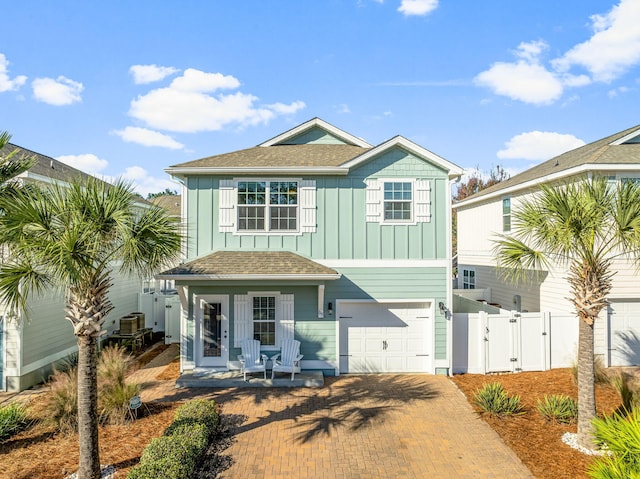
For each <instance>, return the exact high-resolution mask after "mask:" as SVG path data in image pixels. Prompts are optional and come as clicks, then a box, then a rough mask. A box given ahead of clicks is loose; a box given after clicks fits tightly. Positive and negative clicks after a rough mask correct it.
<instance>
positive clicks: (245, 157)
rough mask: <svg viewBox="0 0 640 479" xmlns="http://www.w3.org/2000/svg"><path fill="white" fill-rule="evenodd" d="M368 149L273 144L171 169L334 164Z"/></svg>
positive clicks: (336, 164)
mask: <svg viewBox="0 0 640 479" xmlns="http://www.w3.org/2000/svg"><path fill="white" fill-rule="evenodd" d="M366 151H369V148H362V147H360V146H353V145H322V144H311V145H274V146H268V147H264V146H256V147H253V148H247V149H244V150H239V151H233V152H231V153H224V154H222V155H215V156H208V157H206V158H201V159H199V160H193V161H188V162H186V163H180V164H177V165H173V166H171V168H234V167H236V168H262V167H266V168H270V167H290V168H295V167H301V168H303V167H335V166H340V165H342V164H343V163H346V162H347V161H349V160H352V159H353V158H355V157H357V156H359V155H361V154H362V153H365V152H366Z"/></svg>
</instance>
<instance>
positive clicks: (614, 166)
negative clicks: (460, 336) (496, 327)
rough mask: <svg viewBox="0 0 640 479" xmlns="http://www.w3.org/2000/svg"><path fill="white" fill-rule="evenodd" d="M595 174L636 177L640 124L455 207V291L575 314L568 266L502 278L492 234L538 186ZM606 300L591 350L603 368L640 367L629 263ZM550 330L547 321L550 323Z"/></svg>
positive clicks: (638, 318)
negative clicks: (517, 279)
mask: <svg viewBox="0 0 640 479" xmlns="http://www.w3.org/2000/svg"><path fill="white" fill-rule="evenodd" d="M591 176H601V177H606V178H608V179H609V181H612V182H613V181H624V180H625V179H628V178H633V179H637V178H640V126H635V127H633V128H629V129H627V130H624V131H621V132H619V133H616V134H613V135H611V136H608V137H606V138H603V139H601V140H598V141H595V142H593V143H590V144H588V145H585V146H582V147H580V148H577V149H575V150H572V151H569V152H567V153H564V154H562V155H559V156H557V157H555V158H552V159H550V160H549V161H546V162H544V163H541V164H539V165H537V166H535V167H533V168H530V169H529V170H526V171H524V172H522V173H520V174H518V175H516V176H514V177H512V178H509V179H508V180H506V181H503V182H502V183H499V184H497V185H494V186H492V187H490V188H487V189H486V190H483V191H481V192H479V193H477V194H475V195H472V196H470V197H468V198H466V199H464V200H463V201H460V202H459V203H457V204H455V205H454V208H455V209H456V210H457V214H458V271H459V275H458V277H459V280H458V281H459V288H463V287H464V288H478V289H481V288H482V289H484V288H490V291H491V299H490V302H491V303H497V304H499V305H500V306H501V307H502V308H504V309H507V310H518V311H523V312H525V311H531V312H546V311H548V312H553V313H557V314H567V313H573V308H572V305H571V303H570V302H569V301H568V300H567V297H568V296H569V294H570V293H569V286H568V284H567V281H566V280H565V277H566V271H565V270H564V269H562V268H560V267H558V268H550V269H549V270H547V271H542V272H538V273H536V274H532V275H531V278H530V280H529V281H527V282H522V283H519V284H513V283H511V282H508V281H505V280H504V279H502V278H501V276H500V274H499V273H500V272H499V270H498V268H497V263H496V258H495V255H494V252H493V248H494V244H495V243H494V240H495V239H496V235H498V234H502V233H508V232H509V231H510V212H511V211H512V210H513V209H514V208H517V207H518V204H520V202H521V201H522V199H523V198H525V197H528V196H530V195H531V194H532V193H533V192H534V191H536V190H537V188H538V186H539V185H540V184H543V183H545V184H549V183H550V184H554V183H562V182H566V181H570V180H572V179H577V178H581V177H583V178H584V177H591ZM613 269H614V270H615V271H616V274H615V276H614V279H613V288H612V290H611V294H610V295H609V300H610V305H609V307H608V308H607V310H606V311H605V312H604V313H603V314H602V320H601V321H599V322H597V323H596V326H595V328H596V330H595V335H596V339H595V341H596V343H595V348H596V354H598V355H601V356H602V358H603V359H604V361H605V364H606V365H612V366H616V365H631V364H635V365H637V364H640V288H638V281H639V280H640V275H639V274H638V271H637V269H636V268H635V267H634V265H633V264H631V263H630V262H628V261H624V260H622V259H620V260H617V261H616V262H615V263H614V266H613ZM552 327H553V325H552Z"/></svg>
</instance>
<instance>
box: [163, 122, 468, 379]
mask: <svg viewBox="0 0 640 479" xmlns="http://www.w3.org/2000/svg"><path fill="white" fill-rule="evenodd" d="M166 171H167V172H168V173H170V174H171V175H172V176H173V177H174V178H176V179H178V180H179V181H180V182H181V183H182V185H183V187H182V198H183V202H182V208H183V215H182V216H183V222H184V223H185V228H186V232H187V238H186V244H185V250H186V251H185V252H186V261H185V263H183V264H182V265H180V266H178V267H176V268H173V269H171V270H168V271H165V272H164V273H162V274H161V275H159V276H158V277H159V278H161V279H171V280H175V284H176V287H177V289H178V291H179V294H180V298H181V301H182V309H183V315H182V325H181V367H182V369H183V370H190V369H196V368H212V369H217V370H227V369H234V368H239V364H238V362H237V361H236V356H237V354H239V353H240V349H239V346H240V342H241V341H242V340H243V339H245V338H255V339H259V340H260V341H261V345H262V350H263V352H265V353H267V354H269V352H270V351H274V352H275V351H277V350H278V349H279V345H280V342H281V341H282V340H283V339H285V338H296V339H298V340H300V341H301V353H302V354H304V359H303V361H302V368H303V369H304V370H322V371H323V372H324V373H325V374H330V375H333V374H339V373H353V372H430V373H436V372H437V373H447V372H449V371H451V332H450V320H449V317H448V309H447V308H448V305H450V304H451V298H452V291H451V280H450V278H451V254H450V251H451V234H450V224H451V223H450V220H451V216H450V207H451V204H450V197H451V195H450V186H451V181H452V180H454V179H455V178H457V177H459V176H460V175H461V173H462V170H461V169H460V168H459V167H457V166H456V165H454V164H452V163H450V162H449V161H447V160H445V159H443V158H441V157H440V156H438V155H436V154H434V153H432V152H430V151H428V150H427V149H425V148H423V147H421V146H419V145H417V144H415V143H413V142H411V141H409V140H407V139H406V138H403V137H401V136H396V137H394V138H391V139H390V140H388V141H385V142H384V143H382V144H380V145H377V146H373V145H370V144H369V143H367V142H366V141H364V140H362V139H361V138H358V137H356V136H354V135H352V134H349V133H347V132H345V131H342V130H340V129H338V128H336V127H334V126H332V125H330V124H329V123H327V122H325V121H323V120H320V119H318V118H315V119H312V120H310V121H307V122H305V123H303V124H301V125H299V126H297V127H295V128H293V129H291V130H289V131H286V132H284V133H282V134H280V135H278V136H276V137H274V138H272V139H270V140H268V141H265V142H264V143H262V144H260V145H258V146H256V147H253V148H248V149H244V150H240V151H234V152H231V153H226V154H221V155H216V156H211V157H207V158H202V159H199V160H195V161H190V162H187V163H182V164H178V165H174V166H171V167H169V168H168V169H167V170H166Z"/></svg>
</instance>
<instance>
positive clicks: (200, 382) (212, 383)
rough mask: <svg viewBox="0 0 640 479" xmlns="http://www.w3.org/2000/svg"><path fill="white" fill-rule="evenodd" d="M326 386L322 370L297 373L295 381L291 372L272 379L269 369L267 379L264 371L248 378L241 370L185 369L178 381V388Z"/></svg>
mask: <svg viewBox="0 0 640 479" xmlns="http://www.w3.org/2000/svg"><path fill="white" fill-rule="evenodd" d="M322 386H324V376H323V374H322V371H302V373H296V375H295V377H294V379H293V381H292V380H291V374H288V373H276V377H275V379H273V380H272V379H271V371H267V379H263V376H262V373H252V374H247V380H246V381H245V380H244V379H243V377H242V373H241V372H240V371H239V370H234V371H198V370H195V371H185V372H183V373H182V374H181V375H180V377H179V378H178V380H177V381H176V387H177V388H301V387H307V388H316V387H322Z"/></svg>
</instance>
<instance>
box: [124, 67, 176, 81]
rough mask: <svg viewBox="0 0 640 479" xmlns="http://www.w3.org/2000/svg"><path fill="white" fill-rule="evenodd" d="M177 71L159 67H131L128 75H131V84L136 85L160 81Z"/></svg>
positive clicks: (172, 68)
mask: <svg viewBox="0 0 640 479" xmlns="http://www.w3.org/2000/svg"><path fill="white" fill-rule="evenodd" d="M178 71H179V70H178V69H177V68H174V67H161V66H158V65H133V66H132V67H131V68H129V73H131V74H132V75H133V82H134V83H135V84H136V85H142V84H145V83H153V82H155V81H160V80H162V79H163V78H165V77H168V76H169V75H173V74H174V73H176V72H178Z"/></svg>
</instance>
